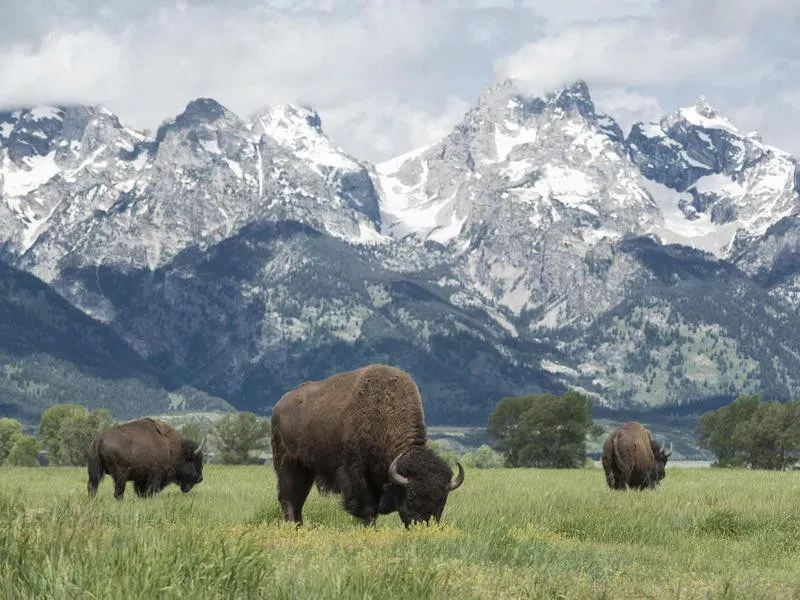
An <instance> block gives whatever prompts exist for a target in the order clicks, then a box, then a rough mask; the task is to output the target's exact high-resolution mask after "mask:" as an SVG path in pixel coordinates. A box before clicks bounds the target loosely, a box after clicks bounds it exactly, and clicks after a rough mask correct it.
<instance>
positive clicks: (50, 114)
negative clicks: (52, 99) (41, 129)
mask: <svg viewBox="0 0 800 600" xmlns="http://www.w3.org/2000/svg"><path fill="white" fill-rule="evenodd" d="M29 114H30V118H31V119H33V120H34V121H38V120H39V119H56V120H58V121H60V120H61V111H60V110H59V109H57V108H55V107H53V106H36V107H34V108H32V109H31V110H30V113H29Z"/></svg>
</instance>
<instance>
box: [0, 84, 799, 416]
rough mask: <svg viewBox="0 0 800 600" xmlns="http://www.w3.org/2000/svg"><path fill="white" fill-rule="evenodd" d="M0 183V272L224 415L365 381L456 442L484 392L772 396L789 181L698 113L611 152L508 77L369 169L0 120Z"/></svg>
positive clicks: (272, 120)
mask: <svg viewBox="0 0 800 600" xmlns="http://www.w3.org/2000/svg"><path fill="white" fill-rule="evenodd" d="M0 161H1V162H0V236H2V239H3V240H5V248H4V254H5V256H6V257H8V258H7V260H8V261H9V262H12V263H14V264H15V265H17V266H20V267H22V268H24V269H26V270H28V271H30V272H32V273H34V274H36V275H37V276H39V277H40V278H42V279H43V280H45V281H46V282H48V283H50V284H52V285H53V286H54V287H55V288H56V289H57V290H58V291H59V292H60V293H61V294H62V295H64V296H65V297H66V298H68V299H69V300H70V301H71V302H72V303H73V304H75V305H76V306H78V307H79V308H81V309H82V310H84V311H86V312H88V313H89V314H91V315H94V316H96V317H98V318H100V319H102V320H103V321H105V322H106V323H108V324H109V325H110V326H111V327H113V328H114V329H115V331H116V332H117V333H118V334H119V335H121V336H122V337H123V338H124V339H125V340H126V341H127V342H128V343H130V344H131V345H132V346H133V347H134V348H135V349H136V350H137V351H138V352H139V353H140V354H142V356H144V357H146V358H147V359H148V360H150V361H151V363H153V364H156V365H159V366H161V367H163V368H165V369H167V371H168V372H169V373H170V374H173V375H175V376H177V377H178V378H179V379H185V380H186V381H188V382H190V383H193V384H195V385H196V386H198V387H200V388H202V389H207V390H209V391H211V392H213V393H217V394H220V395H221V396H223V397H225V398H229V399H232V400H233V401H234V404H236V403H238V404H239V405H240V406H247V407H251V408H259V409H263V408H264V407H268V406H269V405H271V403H272V402H273V401H274V400H276V399H277V398H273V397H272V396H274V395H275V394H277V393H278V392H279V391H280V390H281V389H283V388H284V387H287V386H291V385H293V384H294V383H296V382H300V381H303V380H306V379H310V378H314V377H317V376H322V375H325V374H330V373H331V372H333V371H335V370H337V369H338V370H341V369H344V368H348V367H351V366H352V367H355V366H357V365H358V364H360V363H361V362H364V361H368V360H388V361H390V362H394V363H396V364H400V365H401V366H405V367H406V368H408V369H410V370H412V372H413V371H414V370H416V371H417V373H419V374H420V375H419V377H420V381H421V388H422V389H423V392H424V396H425V397H426V402H428V403H432V404H429V409H430V410H431V411H432V414H436V415H437V418H442V419H444V420H446V419H447V408H446V407H447V406H450V407H451V411H452V414H457V415H458V416H457V417H455V418H456V419H458V420H462V422H463V420H465V419H466V420H469V419H472V417H469V416H467V415H478V414H479V413H480V414H484V413H485V411H486V410H487V406H490V404H491V403H489V404H488V405H487V402H489V400H487V396H491V393H492V391H491V390H498V392H497V393H501V392H500V391H502V393H522V392H525V391H535V390H537V389H556V388H557V387H558V386H560V385H568V386H572V387H577V388H579V389H584V390H586V391H588V392H590V393H593V394H595V396H594V397H595V398H596V399H597V400H598V401H601V402H607V403H610V404H625V403H631V402H633V403H638V404H652V403H662V402H677V401H682V400H686V399H698V398H702V397H704V395H707V394H717V395H719V394H724V393H729V392H730V390H737V389H741V390H744V389H747V390H750V389H751V388H753V389H760V388H758V386H759V385H768V386H772V387H769V389H770V390H777V391H776V392H775V393H776V394H784V393H790V392H793V390H794V386H795V383H794V378H793V377H792V376H791V375H790V374H791V372H793V370H794V368H795V366H797V367H798V368H800V365H795V364H794V362H793V361H794V360H795V359H793V358H791V357H792V356H794V355H797V356H800V343H799V342H797V341H796V340H794V339H793V338H791V336H790V337H786V336H788V335H789V334H790V333H791V332H792V331H793V329H792V327H791V326H790V325H789V324H788V323H787V322H784V320H782V319H783V317H782V316H781V315H785V314H786V311H787V310H788V307H790V306H792V304H789V303H787V301H788V300H790V299H791V293H792V292H791V290H790V289H789V287H787V286H794V285H795V283H793V282H794V275H793V273H794V272H793V271H792V272H791V273H789V271H791V268H788V267H787V264H788V263H787V260H788V262H791V260H789V259H787V257H792V256H795V255H796V254H797V251H796V248H797V247H800V244H798V243H797V241H796V240H800V235H795V234H794V231H795V225H794V223H795V221H796V218H797V216H796V207H797V206H798V188H800V175H798V168H797V161H796V160H795V159H794V158H793V157H791V156H790V155H788V154H786V153H784V152H781V151H780V150H778V149H775V148H772V147H770V146H768V145H766V144H764V143H763V142H762V141H760V140H759V139H758V137H757V136H756V135H754V134H742V133H741V132H740V131H739V130H738V129H736V127H735V126H734V125H733V124H731V123H730V122H729V121H727V120H726V119H725V118H724V117H723V116H721V115H719V114H718V113H717V112H716V111H715V110H714V109H713V108H712V107H711V106H710V105H709V104H708V102H706V101H705V100H703V99H701V100H700V101H698V103H697V105H695V106H694V107H686V108H682V109H679V110H678V111H676V112H674V113H672V114H670V115H667V116H666V117H664V118H663V119H662V120H661V121H660V122H659V123H652V124H641V123H640V124H636V125H635V126H634V127H633V128H632V130H631V132H630V134H629V135H628V137H627V138H625V137H624V135H623V133H622V131H621V130H620V128H619V126H618V125H617V123H616V122H615V121H614V120H613V119H612V118H611V117H609V116H606V115H602V114H598V113H597V111H596V110H595V107H594V104H593V102H592V99H591V96H590V93H589V90H588V87H587V86H586V84H585V83H583V82H576V83H574V84H572V85H570V86H567V87H565V88H563V89H560V90H556V91H554V92H553V93H551V94H548V95H546V96H544V97H530V96H528V95H526V94H524V93H522V92H521V91H520V90H519V89H518V87H517V86H516V84H515V83H514V82H513V81H510V80H509V81H505V82H502V83H499V84H498V85H495V86H494V87H492V88H491V89H489V90H487V91H486V92H485V93H484V94H483V95H482V96H481V97H480V98H479V100H478V102H477V105H476V106H475V107H474V108H473V109H472V110H470V111H469V112H468V113H467V114H466V115H465V116H464V118H463V119H462V121H461V122H460V123H458V124H457V125H456V126H455V127H454V129H453V131H452V132H451V133H450V134H449V135H447V136H446V137H445V138H444V139H442V140H440V141H438V142H435V143H433V144H431V145H429V146H427V147H425V148H421V149H419V150H416V151H414V152H411V153H408V154H405V155H403V156H400V157H397V158H395V159H392V160H389V161H387V162H385V163H382V164H379V165H370V164H368V163H366V162H364V161H359V160H358V159H357V158H355V157H353V156H350V155H348V154H347V153H345V152H344V151H342V150H341V149H339V148H338V147H337V146H336V145H335V144H334V143H333V142H332V141H331V140H330V139H328V138H327V137H326V136H325V134H324V133H323V130H322V127H321V122H320V118H319V115H317V113H316V112H314V110H313V109H310V108H306V107H298V106H291V105H289V106H280V107H271V108H265V109H263V110H261V111H258V112H257V113H256V114H254V115H252V116H250V117H249V118H247V119H243V118H241V117H239V116H237V115H235V114H233V113H231V112H230V111H229V110H227V109H226V108H225V107H223V106H221V105H219V104H218V103H217V102H215V101H214V100H211V99H197V100H194V101H192V102H190V103H189V104H188V105H187V107H186V109H185V110H184V111H183V112H182V113H181V114H180V115H177V116H176V117H175V118H174V119H171V120H169V121H166V122H165V123H164V124H162V126H161V127H159V129H158V131H157V132H156V133H155V135H150V134H148V133H146V132H137V131H134V130H132V129H130V128H126V127H124V126H123V125H122V124H121V123H120V122H119V120H118V119H117V118H116V117H115V116H114V115H112V114H110V113H109V112H108V111H106V110H105V109H103V108H102V107H94V108H88V107H68V108H41V107H40V108H35V109H24V110H19V111H14V112H9V113H2V114H0ZM787 232H789V233H787ZM664 243H666V244H669V243H673V244H682V245H683V246H684V248H682V249H681V248H680V247H678V246H664V245H662V244H664ZM692 248H694V250H692ZM732 262H733V264H735V266H732V264H731V263H732ZM776 282H778V283H776ZM770 286H772V287H770ZM776 286H777V287H776ZM781 286H783V287H781ZM796 287H798V288H799V289H800V286H796ZM792 289H793V288H792ZM723 290H724V291H723ZM797 295H798V297H800V294H797ZM712 298H713V302H714V306H715V307H716V309H715V310H716V312H715V311H707V310H705V309H704V308H703V307H704V306H705V305H704V303H705V302H709V301H710V300H709V299H712ZM749 306H751V307H754V308H753V310H751V311H750V313H746V312H745V313H742V312H741V311H743V310H746V309H747V308H748V307H749ZM756 309H757V310H756ZM759 311H760V312H759ZM731 314H752V315H761V316H760V317H758V316H755V317H747V319H748V327H747V329H746V330H745V329H742V327H741V326H740V325H737V324H736V323H733V322H732V321H731V320H730V318H729V317H730V315H731ZM744 318H745V317H744V316H743V317H742V319H744ZM759 327H765V328H766V329H765V330H764V331H763V334H764V336H765V337H767V336H772V337H771V338H770V339H778V338H779V339H780V342H776V344H777V345H775V344H773V345H765V344H762V343H758V342H756V341H754V340H753V339H751V337H752V336H756V337H758V335H759V334H758V331H759ZM643 328H644V329H643ZM643 330H644V331H646V332H647V335H644V334H642V331H643ZM753 332H756V333H753ZM643 336H644V337H643ZM748 336H750V337H748ZM795 346H798V347H797V348H795ZM698 348H700V349H702V350H697V349H698ZM704 352H708V353H714V356H716V355H717V354H720V353H721V354H720V356H723V355H724V359H720V361H721V362H719V366H718V368H716V370H715V371H714V375H713V377H710V376H709V377H710V378H706V379H703V380H702V381H701V380H700V379H697V378H693V377H694V376H689V375H686V371H685V369H686V368H688V367H685V364H684V363H687V362H691V361H694V360H699V361H701V362H702V361H703V360H706V358H703V357H704V356H705V355H704V354H703V353H704ZM678 356H680V357H683V358H681V359H680V361H683V362H680V361H679V359H678V358H676V357H678ZM666 357H671V358H666ZM698 357H699V358H698ZM664 361H667V362H664ZM676 361H678V362H677V363H676ZM662 362H664V364H662ZM676 364H677V366H675V365H676ZM775 365H782V366H780V368H778V367H775ZM667 368H669V369H673V370H674V369H678V371H680V375H679V374H677V373H678V371H675V373H673V375H674V376H670V377H667V378H660V376H659V377H657V376H656V373H658V372H661V371H662V370H664V369H667ZM681 369H683V370H682V371H681ZM736 369H738V371H737V370H736ZM776 369H777V370H776ZM671 372H672V371H671ZM709 372H710V371H709ZM742 373H745V374H747V375H746V377H745V379H742V375H741V374H742ZM443 381H447V385H444V384H443V383H442V382H443ZM653 389H655V390H656V391H655V392H653V391H652V390H653ZM259 390H262V391H263V390H268V391H269V397H268V398H265V397H261V396H259ZM479 396H480V398H479ZM494 400H496V398H495V399H494ZM470 407H472V408H470ZM476 407H480V408H476ZM475 418H476V419H477V421H480V418H478V417H477V416H476V417H475Z"/></svg>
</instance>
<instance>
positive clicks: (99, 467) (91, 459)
mask: <svg viewBox="0 0 800 600" xmlns="http://www.w3.org/2000/svg"><path fill="white" fill-rule="evenodd" d="M99 446H100V438H96V439H94V440H92V443H91V444H89V448H88V450H87V451H86V458H87V461H88V471H89V484H88V490H89V495H90V496H94V494H95V492H97V486H98V484H99V483H100V480H101V479H102V478H103V476H104V475H105V474H106V470H105V467H104V466H103V459H101V458H100V448H99Z"/></svg>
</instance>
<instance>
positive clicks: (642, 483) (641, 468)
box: [602, 421, 672, 490]
mask: <svg viewBox="0 0 800 600" xmlns="http://www.w3.org/2000/svg"><path fill="white" fill-rule="evenodd" d="M671 455H672V453H671V452H664V449H663V448H662V447H661V446H660V445H659V444H658V443H656V442H655V441H654V440H653V438H652V436H651V435H650V432H649V431H648V430H647V429H645V428H644V427H642V425H641V424H639V423H637V422H635V421H631V422H629V423H625V424H624V425H622V426H620V427H619V428H617V429H616V430H615V431H614V432H613V433H612V434H611V435H610V436H609V437H608V439H607V440H606V443H605V444H604V445H603V459H602V462H603V470H604V471H605V474H606V483H608V487H610V488H612V489H615V490H624V489H625V488H626V487H631V488H638V489H640V490H643V489H646V488H652V487H655V486H656V485H657V484H658V483H659V482H660V481H661V480H662V479H664V476H665V475H666V466H667V460H668V459H669V457H670V456H671Z"/></svg>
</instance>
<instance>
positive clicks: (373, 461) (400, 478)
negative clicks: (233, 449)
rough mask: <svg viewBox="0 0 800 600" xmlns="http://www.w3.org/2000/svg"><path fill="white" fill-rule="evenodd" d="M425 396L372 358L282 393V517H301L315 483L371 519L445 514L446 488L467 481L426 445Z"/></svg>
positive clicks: (278, 423) (275, 444) (277, 441)
mask: <svg viewBox="0 0 800 600" xmlns="http://www.w3.org/2000/svg"><path fill="white" fill-rule="evenodd" d="M425 441H426V427H425V417H424V414H423V411H422V399H421V398H420V395H419V390H418V389H417V385H416V384H415V383H414V380H413V379H411V377H410V376H409V375H408V374H407V373H405V372H404V371H402V370H400V369H396V368H394V367H390V366H386V365H377V364H375V365H369V366H366V367H363V368H361V369H356V370H354V371H349V372H346V373H340V374H338V375H333V376H331V377H329V378H327V379H324V380H321V381H309V382H306V383H304V384H303V385H301V386H300V387H298V388H296V389H294V390H292V391H290V392H288V393H286V394H285V395H284V396H283V397H282V398H281V399H280V400H279V401H278V403H277V404H276V405H275V408H274V409H273V412H272V455H273V464H274V467H275V472H276V473H277V474H278V500H279V501H280V503H281V507H282V508H283V514H284V517H285V519H286V520H287V521H294V522H296V523H298V524H300V523H302V522H303V518H302V511H303V503H304V502H305V500H306V497H307V496H308V492H309V491H310V490H311V486H312V485H313V483H314V482H315V481H316V482H317V488H318V489H320V490H323V491H326V492H334V493H337V494H341V495H342V500H343V505H344V509H345V510H346V511H347V512H349V513H350V514H351V515H353V516H355V517H357V518H359V519H362V520H363V522H364V525H374V524H375V520H376V518H377V516H378V514H389V513H392V512H395V511H397V513H399V515H400V519H401V520H402V521H403V524H404V525H405V526H406V527H408V526H409V525H410V524H411V523H416V522H421V521H424V522H425V523H428V522H429V521H430V518H431V517H433V518H434V519H435V520H436V522H437V523H438V522H439V519H440V518H441V516H442V511H443V510H444V505H445V503H446V502H447V496H448V494H449V493H450V492H451V491H453V490H455V489H456V488H458V487H459V486H460V485H461V484H462V483H463V482H464V469H463V468H462V466H461V465H460V464H459V465H458V476H457V477H456V479H455V480H454V481H453V480H452V477H453V473H452V471H451V470H450V468H449V467H448V466H447V463H445V461H444V460H442V459H441V458H439V457H438V456H437V455H436V454H435V453H434V452H433V450H431V449H430V448H429V447H428V446H426V445H425Z"/></svg>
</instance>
